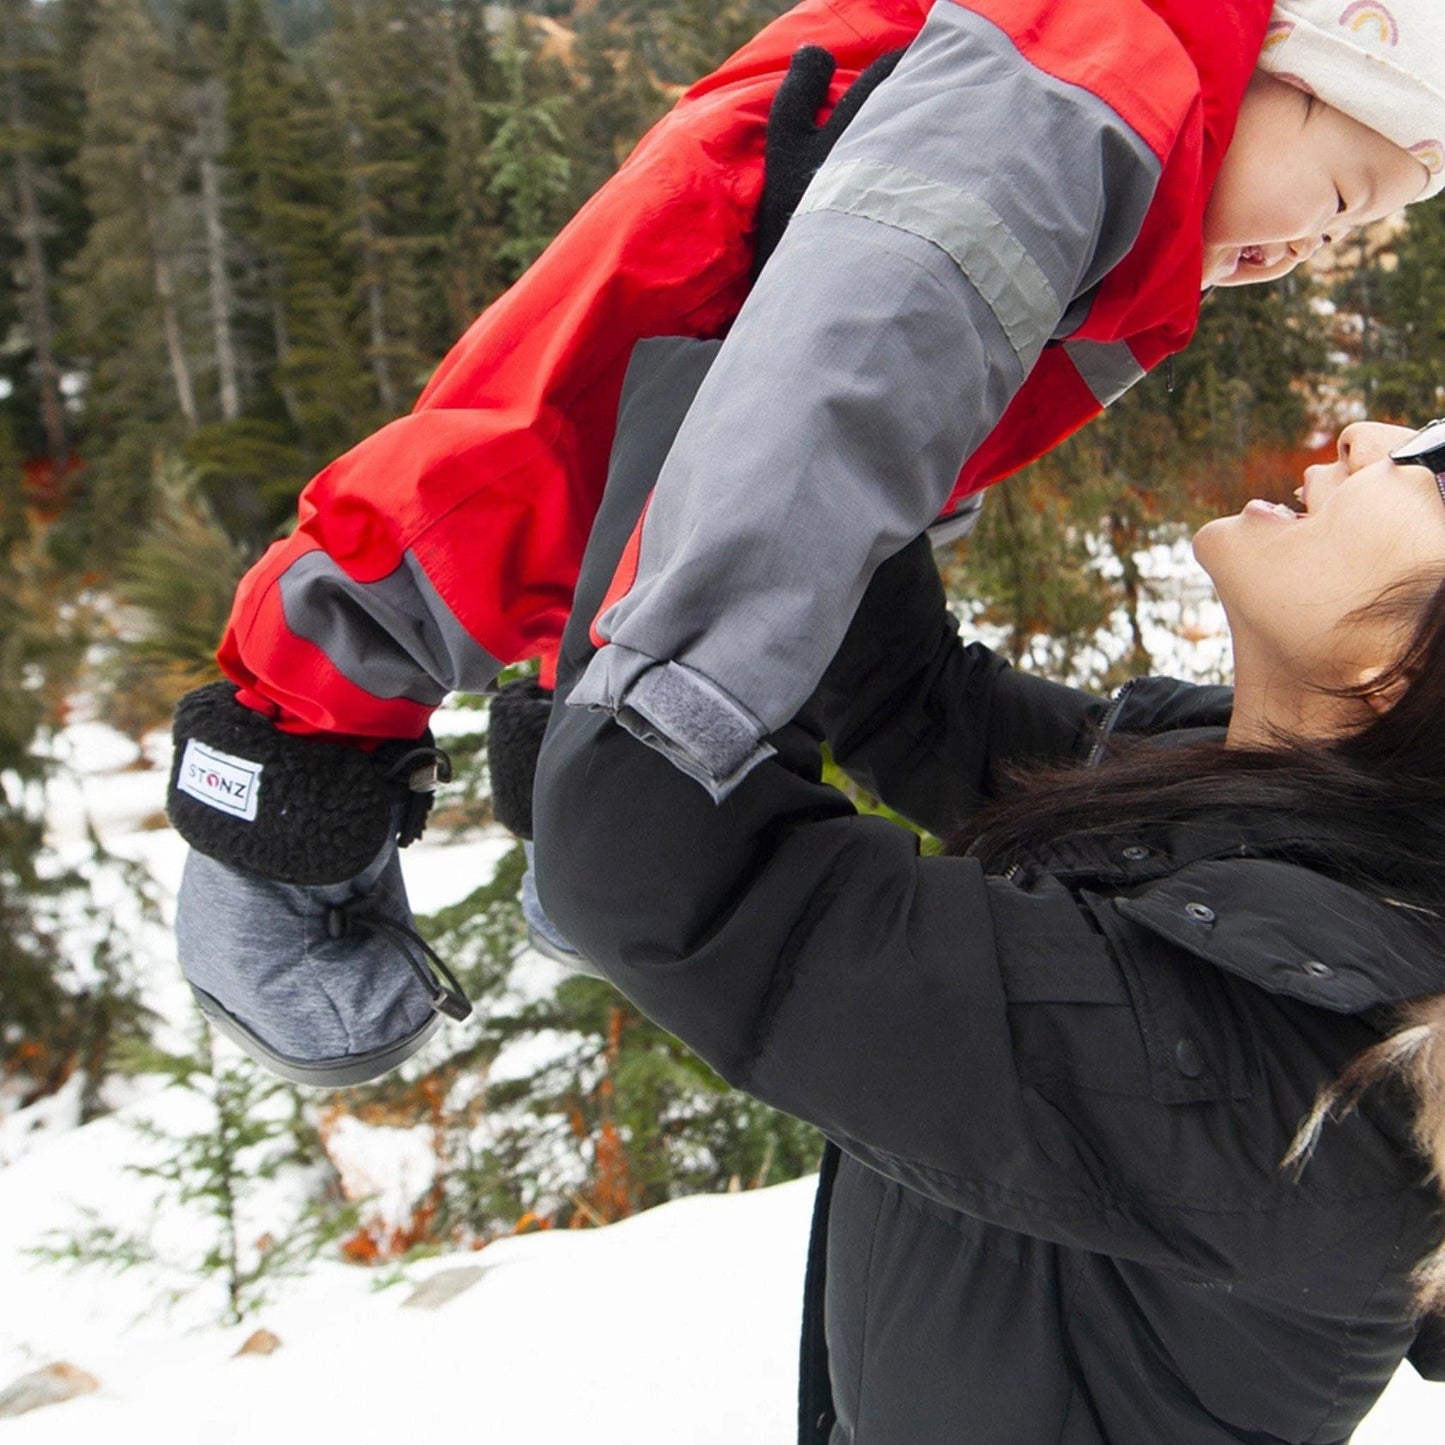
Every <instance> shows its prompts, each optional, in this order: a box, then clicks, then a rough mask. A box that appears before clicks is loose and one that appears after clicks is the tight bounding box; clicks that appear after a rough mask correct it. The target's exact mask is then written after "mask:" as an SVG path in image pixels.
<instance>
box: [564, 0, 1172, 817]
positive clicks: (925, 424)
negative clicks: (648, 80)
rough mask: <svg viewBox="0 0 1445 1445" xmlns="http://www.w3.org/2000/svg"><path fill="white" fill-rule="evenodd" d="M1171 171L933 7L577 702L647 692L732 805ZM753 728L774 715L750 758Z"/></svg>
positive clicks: (699, 421) (859, 133)
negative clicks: (685, 681)
mask: <svg viewBox="0 0 1445 1445" xmlns="http://www.w3.org/2000/svg"><path fill="white" fill-rule="evenodd" d="M1158 177H1159V166H1158V162H1157V160H1156V159H1155V157H1154V156H1153V155H1152V153H1151V152H1150V151H1149V149H1148V147H1147V146H1146V145H1145V144H1144V142H1143V141H1142V140H1141V139H1140V138H1139V137H1138V136H1137V135H1136V134H1135V133H1134V132H1133V131H1131V130H1130V129H1129V128H1128V127H1127V126H1126V125H1125V124H1124V123H1123V122H1122V121H1121V120H1120V118H1119V117H1118V116H1117V115H1116V114H1115V113H1114V112H1113V111H1112V110H1110V109H1109V108H1108V107H1107V106H1106V105H1105V104H1104V103H1103V102H1101V101H1100V100H1099V99H1098V98H1097V97H1095V96H1093V95H1090V94H1089V93H1087V92H1085V91H1083V90H1081V89H1078V88H1077V87H1073V86H1070V85H1066V84H1064V83H1063V82H1060V81H1059V80H1057V79H1055V78H1054V77H1052V76H1049V75H1047V74H1045V73H1043V72H1042V71H1040V70H1038V69H1037V68H1036V67H1034V66H1033V65H1031V64H1030V63H1029V62H1028V61H1027V60H1026V59H1025V58H1024V57H1023V56H1022V55H1020V54H1019V52H1018V51H1017V49H1016V48H1015V47H1014V46H1013V44H1012V42H1011V41H1010V40H1009V38H1008V37H1007V36H1006V35H1005V34H1004V33H1003V32H1002V31H1000V30H999V29H998V28H997V27H995V26H993V25H992V24H990V23H989V22H988V21H986V20H984V19H982V18H981V17H980V16H978V15H975V14H973V13H972V12H970V11H968V10H965V9H964V8H963V7H961V6H958V5H955V4H953V3H951V0H942V3H940V4H938V5H936V6H935V7H934V9H933V11H932V12H931V14H930V16H929V18H928V21H927V22H926V24H925V25H924V27H923V29H922V31H921V32H920V34H919V36H918V38H917V39H916V40H915V42H914V44H913V45H912V46H911V47H910V49H909V51H908V53H907V54H906V55H905V56H904V58H903V60H902V62H901V63H900V64H899V66H898V69H897V70H896V71H895V72H894V74H893V75H892V76H891V77H890V78H889V79H888V80H887V81H885V82H884V83H883V84H882V85H881V86H879V88H878V89H877V90H876V91H875V92H874V94H873V95H872V96H871V97H870V98H869V100H868V101H867V103H866V104H865V105H864V106H863V108H862V110H861V111H860V112H859V115H858V118H857V120H856V121H855V122H854V123H853V125H852V126H851V127H850V128H849V129H848V130H847V131H846V132H845V133H844V135H843V137H842V139H841V140H840V141H839V142H838V144H837V146H836V147H835V149H834V151H833V153H832V155H831V157H830V159H829V160H828V162H827V163H826V164H825V165H824V166H823V167H822V169H821V170H820V171H819V172H818V175H817V176H816V177H815V179H814V181H813V184H812V186H811V187H810V189H809V191H808V193H807V195H806V196H805V198H804V202H803V208H802V211H801V213H800V214H799V215H797V216H796V217H795V218H794V220H793V222H792V224H791V225H790V226H789V228H788V230H787V232H786V234H785V236H784V238H783V241H782V243H781V245H780V246H779V247H778V250H777V252H776V253H775V254H774V255H773V257H772V259H771V260H770V261H769V263H768V265H767V266H766V267H765V268H764V270H763V273H762V275H761V277H760V278H759V281H758V283H757V286H756V287H755V288H754V290H753V292H752V294H751V296H750V297H749V298H748V300H747V302H746V303H745V305H744V306H743V308H742V310H741V312H740V313H739V316H738V318H737V321H736V323H735V324H734V326H733V329H732V331H731V332H730V334H729V336H728V339H727V340H726V341H725V343H724V344H723V346H722V349H721V351H720V353H719V355H718V359H717V361H716V363H715V364H714V366H713V368H712V370H711V372H710V373H709V374H708V376H707V378H706V380H705V381H704V382H703V384H702V387H701V389H700V390H699V392H698V395H697V398H696V401H695V403H694V405H693V406H692V409H691V410H690V412H689V413H688V415H687V418H686V420H685V421H684V422H683V424H682V427H681V430H680V432H679V433H678V436H677V440H676V443H675V445H674V446H673V448H672V451H671V453H670V454H669V456H668V459H667V461H666V464H665V465H664V467H663V469H662V473H661V477H660V479H659V481H658V485H657V489H656V492H655V495H654V497H653V500H652V503H651V505H650V507H649V509H648V513H647V516H646V520H645V523H644V525H643V529H642V537H641V547H640V553H639V565H638V572H637V578H636V581H635V583H634V585H633V586H632V588H631V589H630V591H629V592H628V593H627V594H626V595H625V596H624V597H622V598H621V599H620V600H619V601H617V602H615V603H614V604H613V605H612V606H611V607H609V608H608V609H607V611H606V612H605V613H604V614H603V616H602V617H601V618H600V619H599V620H598V627H599V630H600V632H601V634H602V636H603V637H604V638H605V639H606V640H607V641H608V642H609V643H610V644H612V647H604V648H603V649H602V650H601V651H600V652H599V653H598V655H597V656H596V658H595V659H594V660H593V662H592V664H591V666H590V667H589V669H588V671H587V673H586V674H585V675H584V676H583V677H582V679H581V680H580V681H579V683H578V684H577V686H576V687H575V688H574V689H573V691H572V693H571V695H570V696H569V698H568V699H567V700H568V702H569V703H570V704H572V705H574V706H593V707H601V708H604V709H606V710H607V711H609V712H611V713H612V714H613V715H614V716H618V717H622V716H624V715H625V714H626V713H627V712H628V711H629V710H632V711H636V712H638V713H640V712H641V711H642V709H641V708H640V707H638V706H637V704H636V702H635V699H634V696H633V694H634V693H635V692H637V691H638V690H639V689H644V690H645V691H646V692H647V693H648V703H647V714H646V721H647V723H648V725H649V731H650V732H651V733H652V734H653V736H654V738H655V739H656V740H657V742H658V744H659V745H661V744H662V743H663V742H664V741H665V742H666V744H667V747H668V750H669V755H670V756H672V757H673V758H674V759H675V760H678V761H681V760H684V759H685V760H686V761H687V764H688V770H689V771H690V772H691V774H692V775H693V776H695V777H699V778H702V779H706V780H707V782H708V786H709V789H710V791H712V792H713V793H714V796H718V797H721V796H725V795H726V793H727V791H729V790H730V788H731V787H732V786H734V785H735V784H736V782H737V781H738V780H739V779H741V778H742V777H743V776H745V775H746V773H747V771H748V770H749V769H750V768H751V767H752V766H755V765H756V763H757V762H759V761H761V759H762V758H763V757H764V756H766V753H765V752H764V750H763V746H762V740H763V738H764V737H765V736H766V735H767V734H768V733H770V732H772V731H774V730H775V729H777V728H779V727H781V726H782V725H783V724H784V723H785V722H787V721H788V719H790V718H791V717H792V716H793V715H794V714H795V713H796V712H797V710H798V708H799V707H800V706H801V705H802V703H803V702H804V701H805V700H806V699H807V697H808V696H809V694H810V693H811V692H812V690H813V688H814V687H815V686H816V684H817V682H818V680H819V678H820V677H821V676H822V673H823V670H824V668H825V667H826V665H827V663H828V660H829V659H830V658H831V657H832V655H833V653H834V652H835V651H836V650H837V647H838V644H839V642H840V641H841V639H842V636H843V633H844V631H845V629H846V627H847V625H848V620H849V618H850V617H851V616H852V615H853V611H854V609H855V607H856V606H857V603H858V599H859V597H860V596H861V594H862V591H863V588H864V587H865V586H866V584H867V580H868V578H869V576H870V575H871V574H872V572H873V570H874V569H875V568H876V567H877V565H878V564H879V563H880V562H881V561H882V560H883V559H884V558H886V557H889V556H891V555H892V554H893V553H894V552H896V551H898V550H899V549H900V548H901V547H903V546H904V545H905V544H906V543H908V542H909V541H911V540H912V539H913V538H914V537H915V536H917V535H918V534H919V533H921V532H922V531H923V530H924V529H925V528H926V527H927V526H928V525H929V523H930V522H932V521H933V520H934V519H935V518H936V517H937V516H938V513H939V512H940V510H941V509H942V507H943V506H944V504H945V503H946V502H947V500H948V497H949V495H950V493H951V492H952V490H953V487H954V485H955V483H956V480H957V477H958V473H959V470H960V469H961V467H962V466H963V464H964V462H965V461H966V460H967V458H968V457H969V455H970V454H971V453H972V452H973V451H974V450H975V449H976V448H977V447H978V445H979V444H980V443H981V442H982V441H983V440H984V438H985V437H986V436H987V435H988V433H989V432H990V431H991V430H992V429H993V427H994V425H995V424H996V423H997V422H998V419H999V418H1000V416H1001V415H1002V414H1003V411H1004V409H1005V408H1006V407H1007V405H1008V403H1009V401H1010V400H1011V398H1012V397H1013V396H1014V394H1015V393H1016V392H1017V390H1018V388H1019V387H1020V385H1021V384H1022V383H1023V381H1024V379H1025V377H1026V376H1027V374H1028V372H1029V370H1030V369H1031V367H1032V366H1033V364H1034V363H1035V361H1036V360H1037V359H1038V355H1039V352H1040V351H1041V349H1042V347H1043V345H1044V344H1045V342H1046V341H1047V340H1048V339H1049V338H1050V337H1051V336H1053V335H1054V334H1055V332H1056V330H1057V328H1058V325H1059V322H1060V319H1061V318H1062V317H1063V316H1064V315H1065V314H1066V313H1067V312H1068V311H1069V310H1070V308H1071V306H1072V304H1073V302H1074V300H1075V298H1077V297H1080V296H1082V295H1084V294H1086V293H1087V292H1089V291H1090V290H1092V289H1093V288H1094V287H1095V286H1096V285H1097V283H1098V281H1099V280H1100V279H1101V278H1102V277H1103V276H1104V275H1105V274H1107V272H1108V271H1109V270H1110V269H1111V268H1112V267H1113V266H1114V265H1115V264H1116V263H1117V261H1118V260H1119V259H1121V258H1122V257H1123V256H1124V255H1125V254H1126V253H1127V251H1128V250H1129V247H1130V246H1131V245H1132V244H1133V242H1134V240H1135V238H1136V237H1137V234H1138V230H1139V227H1140V225H1141V224H1142V221H1143V218H1144V215H1145V213H1146V212H1147V209H1148V206H1149V203H1150V201H1151V199H1152V197H1153V194H1154V191H1155V188H1156V186H1157V183H1158ZM614 647H615V648H616V649H618V650H619V651H618V652H617V653H614V652H613V648H614ZM638 658H642V659H649V660H650V665H651V666H652V667H654V668H659V669H660V668H666V667H670V666H672V667H679V668H683V669H685V670H686V675H687V676H689V677H690V678H692V679H694V680H696V681H698V682H699V683H706V684H707V686H708V688H710V689H711V690H712V692H713V694H714V696H715V698H716V699H718V701H717V702H716V704H715V706H714V708H713V715H712V716H710V717H709V716H705V715H704V713H703V712H702V711H701V710H700V706H699V699H700V698H701V697H702V695H703V692H704V689H703V688H702V687H701V686H698V687H693V688H685V689H683V688H679V689H675V690H670V691H667V697H666V699H664V696H663V693H664V691H665V690H664V689H662V688H659V687H657V686H656V684H652V683H646V684H644V681H643V679H644V677H645V676H647V675H648V673H647V669H646V668H639V667H638V666H637V665H636V659H638ZM673 704H676V706H675V707H674V706H673ZM739 716H740V717H742V718H744V719H746V718H748V717H749V716H751V717H752V718H753V719H756V722H755V723H754V724H752V725H750V732H751V746H750V748H749V749H748V751H747V752H746V754H745V756H744V758H743V761H742V762H741V763H739V762H738V740H737V736H736V732H735V724H736V720H737V717H739Z"/></svg>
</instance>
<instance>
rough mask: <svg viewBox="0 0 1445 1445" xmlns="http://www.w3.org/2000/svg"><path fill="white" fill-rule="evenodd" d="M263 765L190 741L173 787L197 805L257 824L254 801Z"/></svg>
mask: <svg viewBox="0 0 1445 1445" xmlns="http://www.w3.org/2000/svg"><path fill="white" fill-rule="evenodd" d="M261 772H262V765H261V764H260V763H253V762H249V761H247V759H245V758H233V757H232V756H231V755H230V754H229V753H219V752H217V751H216V749H215V748H208V747H207V746H206V745H205V743H200V742H197V741H196V740H195V738H191V739H190V740H189V741H188V742H187V743H186V751H185V753H184V754H183V755H182V757H181V772H180V776H179V777H178V778H177V779H176V787H178V788H179V789H180V790H181V792H183V793H189V794H190V795H191V797H193V798H195V799H197V800H198V801H199V802H202V803H207V804H209V805H210V806H211V807H212V808H219V809H220V810H221V812H223V813H229V814H230V815H231V816H232V817H233V818H243V819H244V820H245V821H246V822H248V823H254V822H255V821H256V799H257V796H258V795H259V794H260V792H261Z"/></svg>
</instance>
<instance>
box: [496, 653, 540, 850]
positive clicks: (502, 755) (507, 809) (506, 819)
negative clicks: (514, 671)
mask: <svg viewBox="0 0 1445 1445" xmlns="http://www.w3.org/2000/svg"><path fill="white" fill-rule="evenodd" d="M551 716H552V693H551V691H550V690H549V689H548V688H545V687H542V686H541V685H540V684H539V683H538V682H537V681H536V679H535V678H530V677H525V678H520V679H519V680H518V681H516V682H509V683H508V684H507V685H506V687H503V688H500V689H498V691H497V693H496V696H494V697H493V698H492V701H491V705H490V706H489V707H488V709H487V772H488V773H489V774H490V775H491V779H492V816H493V817H494V818H495V819H496V820H497V822H499V823H500V824H501V825H502V826H503V827H504V828H506V829H507V830H508V831H510V832H512V833H515V834H516V836H517V837H519V838H521V839H523V840H524V841H530V840H531V837H532V783H533V781H534V780H535V778H536V776H537V754H538V753H539V752H541V750H542V734H543V733H545V732H546V731H547V720H548V718H550V717H551Z"/></svg>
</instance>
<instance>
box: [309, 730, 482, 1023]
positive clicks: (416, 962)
mask: <svg viewBox="0 0 1445 1445" xmlns="http://www.w3.org/2000/svg"><path fill="white" fill-rule="evenodd" d="M418 751H423V750H422V749H418ZM442 756H443V757H445V754H443V755H442ZM442 781H444V782H445V781H446V779H443V780H442ZM369 902H370V899H369V898H367V896H366V895H365V894H359V895H358V896H357V897H355V898H349V899H347V901H346V902H345V903H339V904H336V905H334V906H333V907H331V908H328V909H327V910H326V934H327V937H328V938H345V937H346V935H347V933H348V931H349V930H350V928H351V926H352V925H353V924H358V925H360V926H361V927H363V928H369V929H370V930H371V931H372V932H373V933H375V934H376V935H377V936H378V937H379V938H382V939H384V940H385V941H386V942H387V943H389V944H391V946H392V947H393V948H394V949H396V951H397V952H398V953H399V954H401V956H402V957H403V958H404V959H406V961H407V963H408V965H409V966H410V968H411V971H412V972H413V973H414V974H416V976H417V977H418V978H419V979H420V980H421V982H422V985H423V987H424V988H425V989H426V991H427V998H428V1000H429V1001H430V1003H431V1006H432V1007H433V1008H434V1009H435V1010H436V1011H437V1012H438V1013H442V1014H445V1015H446V1016H447V1017H448V1018H449V1019H465V1018H470V1017H471V1013H472V1005H471V1002H470V1000H469V999H468V998H467V996H466V994H465V993H463V992H462V986H461V984H459V983H458V982H457V980H456V976H455V975H454V974H453V973H452V971H451V969H449V968H448V967H447V966H446V964H445V963H443V962H442V958H441V955H440V954H439V953H437V951H436V949H434V948H433V947H432V946H431V944H429V943H428V942H427V941H426V939H424V938H423V937H422V936H421V934H419V933H417V932H416V931H415V929H411V928H408V927H407V926H406V925H405V924H404V923H398V922H397V921H396V919H394V918H387V917H386V916H385V915H384V914H380V913H377V912H375V911H373V910H369V909H367V908H366V907H365V905H366V904H367V903H369ZM408 944H415V945H416V947H417V948H419V949H420V950H421V954H422V956H421V957H420V958H418V957H417V955H416V954H415V953H413V952H412V950H411V948H409V947H408ZM428 964H430V967H428ZM439 976H440V977H439Z"/></svg>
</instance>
